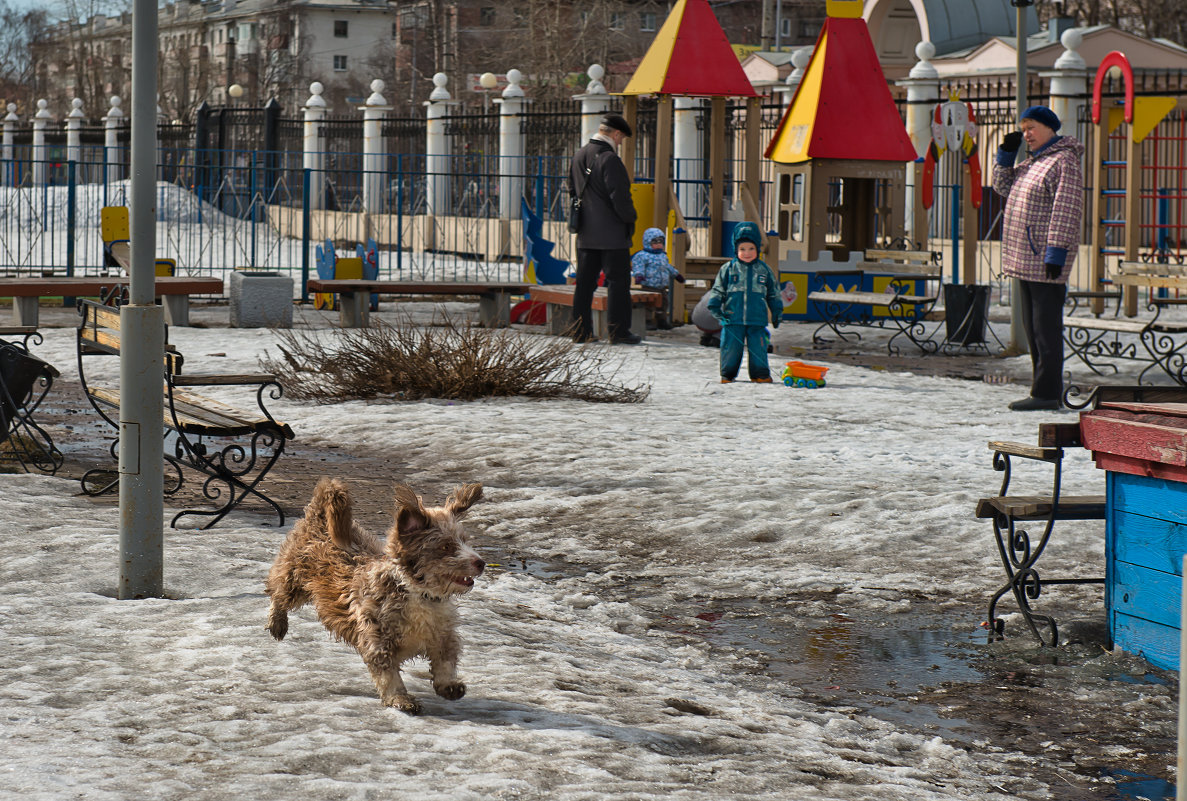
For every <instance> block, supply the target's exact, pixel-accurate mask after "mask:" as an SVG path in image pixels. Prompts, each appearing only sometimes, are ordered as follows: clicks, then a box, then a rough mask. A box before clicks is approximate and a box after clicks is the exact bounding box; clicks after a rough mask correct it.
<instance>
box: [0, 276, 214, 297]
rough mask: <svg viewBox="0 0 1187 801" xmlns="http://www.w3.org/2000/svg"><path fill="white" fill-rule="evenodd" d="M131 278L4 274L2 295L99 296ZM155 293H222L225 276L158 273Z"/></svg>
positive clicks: (0, 293)
mask: <svg viewBox="0 0 1187 801" xmlns="http://www.w3.org/2000/svg"><path fill="white" fill-rule="evenodd" d="M130 281H131V279H130V278H129V277H128V276H126V275H123V276H121V275H109V276H99V277H85V276H83V277H73V278H69V277H53V278H36V277H29V278H0V297H3V298H12V297H18V298H37V297H41V298H44V297H97V296H99V295H101V294H102V293H103V291H104V290H108V289H111V288H113V287H116V286H124V285H126V284H128V283H130ZM154 286H155V289H154V291H155V293H156V294H157V295H158V296H160V295H221V294H222V293H223V279H221V278H215V277H203V276H188V275H186V276H164V277H158V278H157V279H156V283H155V285H154Z"/></svg>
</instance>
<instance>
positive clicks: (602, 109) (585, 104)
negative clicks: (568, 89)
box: [573, 64, 610, 147]
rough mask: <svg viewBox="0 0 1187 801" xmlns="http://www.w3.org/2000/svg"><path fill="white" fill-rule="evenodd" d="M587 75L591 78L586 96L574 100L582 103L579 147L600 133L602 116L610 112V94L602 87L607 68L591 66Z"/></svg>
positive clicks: (582, 95) (586, 88)
mask: <svg viewBox="0 0 1187 801" xmlns="http://www.w3.org/2000/svg"><path fill="white" fill-rule="evenodd" d="M585 74H586V75H588V76H589V84H587V85H586V87H585V94H580V95H574V96H573V99H574V100H579V101H580V102H581V141H580V142H578V143H577V146H578V147H581V146H582V145H584V144H585V143H586V142H588V141H589V140H590V139H592V138H593V135H594V134H596V133H597V132H598V123H599V122H601V119H602V116H603V115H604V114H605V113H606V112H607V111H609V110H610V93H609V92H607V91H606V87H605V86H603V85H602V78H604V77H605V76H606V70H605V68H604V67H602V65H601V64H591V65H590V67H589V69H587V70H586V71H585Z"/></svg>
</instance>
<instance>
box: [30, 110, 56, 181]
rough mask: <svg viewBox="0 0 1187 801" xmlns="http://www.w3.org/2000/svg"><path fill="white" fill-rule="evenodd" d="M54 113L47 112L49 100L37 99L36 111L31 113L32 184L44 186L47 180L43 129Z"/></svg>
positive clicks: (46, 153)
mask: <svg viewBox="0 0 1187 801" xmlns="http://www.w3.org/2000/svg"><path fill="white" fill-rule="evenodd" d="M53 118H54V115H53V114H50V112H49V102H48V101H46V100H44V99H42V100H38V101H37V113H36V114H34V115H33V152H32V161H33V185H34V186H45V184H46V183H47V182H48V180H49V170H48V169H47V166H48V165H47V164H46V158H47V156H48V155H49V154H48V151H47V150H46V147H45V129H46V126H48V125H49V124H50V122H52V121H53Z"/></svg>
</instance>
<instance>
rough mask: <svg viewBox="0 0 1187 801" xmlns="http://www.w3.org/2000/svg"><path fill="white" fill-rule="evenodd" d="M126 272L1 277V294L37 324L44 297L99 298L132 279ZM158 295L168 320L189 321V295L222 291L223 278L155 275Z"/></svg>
mask: <svg viewBox="0 0 1187 801" xmlns="http://www.w3.org/2000/svg"><path fill="white" fill-rule="evenodd" d="M131 280H132V279H131V278H129V277H128V276H126V275H123V276H120V275H103V276H95V277H85V276H73V277H71V276H55V277H52V278H51V277H37V276H29V277H24V276H22V277H19V278H0V298H12V311H13V316H14V319H15V322H16V324H17V325H22V326H34V327H36V326H37V323H38V306H39V302H40V299H41V298H58V297H61V298H97V297H102V296H104V295H107V294H108V293H109V292H110V291H112V290H113V289H115V288H117V287H121V288H122V287H126V286H128V284H129V283H131ZM155 292H156V295H157V296H158V297H161V298H163V300H164V304H165V321H166V322H167V323H169V324H170V325H178V326H187V325H189V324H190V295H222V294H223V279H221V278H217V277H213V276H196V275H185V276H171V277H163V278H157V279H156V289H155Z"/></svg>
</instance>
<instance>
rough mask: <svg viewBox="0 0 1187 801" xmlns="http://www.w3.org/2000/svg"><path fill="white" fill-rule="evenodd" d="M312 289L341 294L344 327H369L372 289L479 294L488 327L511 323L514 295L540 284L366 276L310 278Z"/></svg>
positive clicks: (480, 314)
mask: <svg viewBox="0 0 1187 801" xmlns="http://www.w3.org/2000/svg"><path fill="white" fill-rule="evenodd" d="M306 287H307V288H308V289H309V291H310V292H328V293H336V294H338V295H339V296H340V300H339V304H338V319H339V322H340V324H341V325H342V327H343V328H366V327H367V325H369V323H370V316H369V312H370V306H371V301H370V297H371V293H373V292H374V293H378V294H381V295H410V296H416V295H449V296H453V297H477V298H478V319H479V323H480V325H482V326H483V327H484V328H506V327H507V326H508V325H510V324H511V298H512V296H514V295H524V294H527V292H528V290H530V289H533V288H535V287H536V285H535V284H528V283H524V282H522V281H477V282H447V281H387V280H381V279H366V278H310V279H309V281H308V282H307V283H306Z"/></svg>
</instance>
